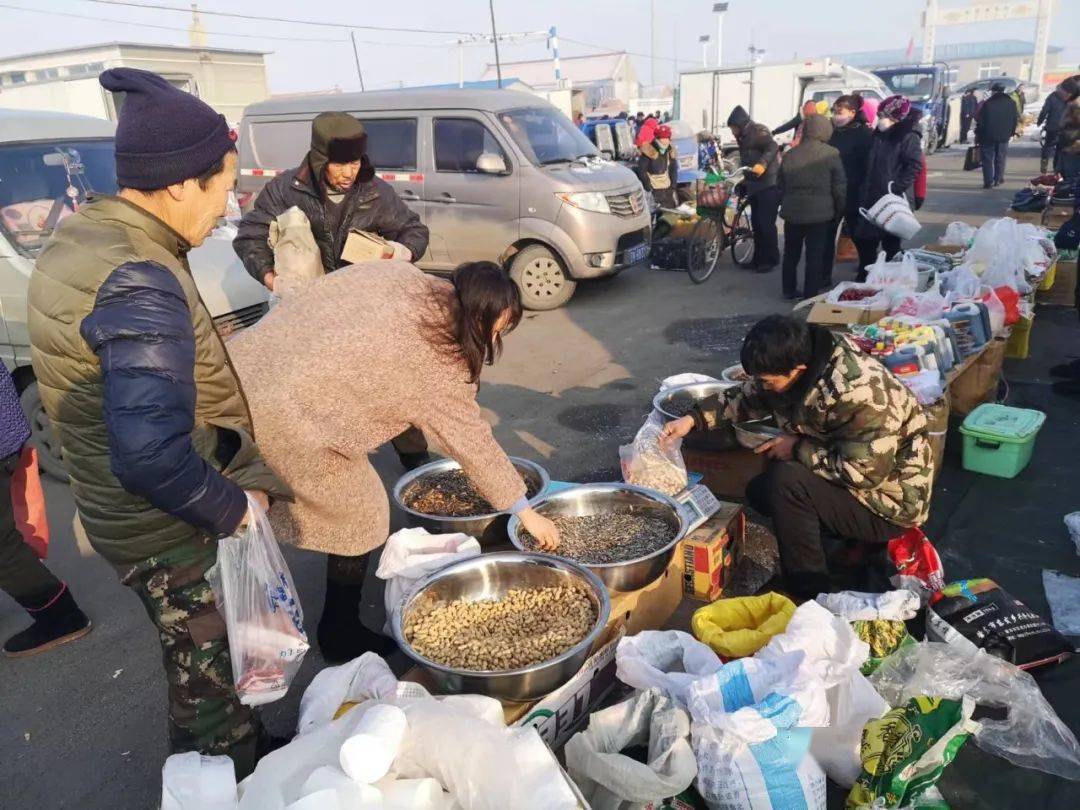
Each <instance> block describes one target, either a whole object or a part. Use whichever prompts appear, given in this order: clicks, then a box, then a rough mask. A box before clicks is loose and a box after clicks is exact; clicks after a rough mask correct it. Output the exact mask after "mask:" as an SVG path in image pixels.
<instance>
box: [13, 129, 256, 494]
mask: <svg viewBox="0 0 1080 810" xmlns="http://www.w3.org/2000/svg"><path fill="white" fill-rule="evenodd" d="M115 130H116V125H115V124H113V123H112V122H110V121H105V120H103V119H100V118H92V117H90V116H85V115H71V114H69V113H58V112H36V111H27V110H5V109H0V315H2V317H0V356H2V357H3V360H4V365H5V366H7V368H8V370H9V371H10V372H11V373H12V376H14V378H15V384H16V386H17V387H18V389H19V394H20V398H21V401H22V406H23V410H24V411H26V415H27V417H28V418H29V420H30V427H31V430H32V433H31V437H30V440H31V442H33V444H34V446H35V447H36V448H37V451H38V458H39V461H40V464H41V468H42V469H43V470H45V471H46V472H48V473H50V474H53V475H55V476H56V477H58V478H63V477H65V474H64V470H63V466H62V464H61V461H60V451H59V446H58V444H57V442H56V440H55V437H54V435H53V432H52V429H51V428H50V426H49V421H48V417H47V416H46V415H45V410H44V408H42V406H41V397H40V396H39V395H38V390H37V382H36V380H35V379H34V370H33V368H32V367H31V366H30V334H29V332H28V331H27V328H26V293H27V288H28V285H29V283H30V273H31V271H32V270H33V269H34V261H35V259H36V258H37V255H38V253H40V252H41V248H42V247H44V245H45V242H46V240H47V239H48V238H49V235H50V234H51V233H52V230H53V228H54V227H55V226H56V224H57V223H58V222H60V221H62V220H63V219H64V217H67V216H70V215H71V214H72V213H73V212H74V211H75V209H76V208H77V207H78V206H80V205H82V204H83V203H84V202H86V198H87V196H88V195H89V194H90V193H91V192H97V193H99V194H115V193H116V161H115V148H114V140H113V135H114V133H115ZM235 235H236V228H235V225H233V224H229V223H222V227H220V228H218V229H217V230H216V231H214V234H213V235H212V236H211V237H210V238H208V239H207V240H206V241H205V242H203V244H202V245H200V246H199V247H198V248H196V249H194V250H192V251H191V252H190V253H189V254H188V264H189V265H190V267H191V274H192V276H193V277H194V278H195V282H196V284H197V285H198V288H199V293H200V295H201V296H202V298H203V301H204V302H205V303H206V307H207V309H208V310H209V311H210V315H211V317H212V318H213V319H214V323H215V325H216V326H217V327H218V330H219V331H221V332H222V333H223V334H224V333H228V332H234V331H236V330H237V329H241V328H243V327H245V326H249V325H250V324H252V323H254V322H255V321H257V320H258V319H259V318H260V317H262V315H263V314H264V313H265V312H266V309H267V293H266V289H265V288H264V287H263V286H262V285H261V284H258V283H256V282H255V281H254V279H252V278H251V276H249V275H248V274H247V273H246V272H245V271H244V267H243V265H242V264H241V263H240V260H239V259H238V258H237V257H236V254H235V252H234V251H233V249H232V239H233V237H234V236H235Z"/></svg>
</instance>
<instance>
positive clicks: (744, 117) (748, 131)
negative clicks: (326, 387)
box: [728, 107, 780, 197]
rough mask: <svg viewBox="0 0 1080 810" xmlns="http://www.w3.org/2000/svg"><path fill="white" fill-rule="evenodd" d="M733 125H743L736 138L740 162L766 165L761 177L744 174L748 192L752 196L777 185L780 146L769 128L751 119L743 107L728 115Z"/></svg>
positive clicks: (747, 164) (751, 164) (748, 164)
mask: <svg viewBox="0 0 1080 810" xmlns="http://www.w3.org/2000/svg"><path fill="white" fill-rule="evenodd" d="M733 125H734V126H739V127H742V131H741V132H740V133H739V137H738V138H737V139H736V140H737V141H738V143H739V160H740V162H741V163H742V164H743V165H744V166H756V165H757V164H759V163H760V164H763V165H764V166H765V173H764V174H763V175H761V177H755V176H754V175H753V174H751V173H749V172H747V173H746V174H745V175H744V179H743V183H744V184H745V185H746V193H747V195H748V196H751V197H752V196H754V195H755V194H757V193H758V192H759V191H763V190H764V189H767V188H772V187H773V186H775V185H776V176H777V174H778V173H779V171H780V148H779V147H778V146H777V145H776V141H774V140H773V136H772V133H771V132H769V128H768V127H767V126H765V125H764V124H758V123H755V122H754V121H751V120H750V116H749V115H748V114H747V112H746V110H744V109H743V108H742V107H736V108H735V109H734V110H732V111H731V115H729V116H728V126H729V127H730V126H733Z"/></svg>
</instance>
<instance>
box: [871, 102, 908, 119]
mask: <svg viewBox="0 0 1080 810" xmlns="http://www.w3.org/2000/svg"><path fill="white" fill-rule="evenodd" d="M909 112H911V102H910V101H908V100H907V97H906V96H889V97H888V98H887V99H885V100H884V101H882V102H881V104H879V105H878V108H877V114H878V118H891V119H892V120H893V121H903V120H904V119H905V118H906V117H907V114H908V113H909Z"/></svg>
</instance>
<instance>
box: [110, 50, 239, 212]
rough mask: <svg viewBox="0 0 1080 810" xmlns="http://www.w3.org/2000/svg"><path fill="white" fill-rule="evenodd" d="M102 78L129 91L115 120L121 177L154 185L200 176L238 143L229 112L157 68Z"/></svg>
mask: <svg viewBox="0 0 1080 810" xmlns="http://www.w3.org/2000/svg"><path fill="white" fill-rule="evenodd" d="M99 81H100V82H101V86H102V87H104V88H105V89H106V90H111V91H112V92H114V93H124V98H123V103H122V104H121V105H120V120H119V122H118V123H117V126H116V180H117V182H118V183H119V185H120V187H121V188H135V189H140V190H142V191H153V190H154V189H159V188H165V186H170V185H172V184H173V183H182V182H184V181H185V180H188V179H190V178H192V177H197V176H198V175H200V174H202V173H203V172H204V171H206V170H207V169H209V168H210V167H211V166H213V165H214V164H215V163H217V161H219V160H220V159H221V158H222V156H223V155H225V153H226V152H228V151H229V150H231V149H234V148H235V147H236V143H235V141H234V136H233V135H232V133H231V132H230V131H229V125H228V124H227V123H226V122H225V116H223V115H221V114H219V113H217V112H215V111H214V110H213V109H212V108H211V107H210V106H209V105H208V104H206V103H205V102H203V101H200V100H199V99H197V98H195V96H193V95H191V94H190V93H185V92H184V91H183V90H180V89H178V88H176V87H173V86H172V85H171V84H169V83H168V82H167V81H166V80H165V79H163V78H161V76H158V75H157V74H156V73H150V72H149V71H146V70H136V69H135V68H112V69H111V70H106V71H105V72H104V73H102V74H101V76H100V78H99Z"/></svg>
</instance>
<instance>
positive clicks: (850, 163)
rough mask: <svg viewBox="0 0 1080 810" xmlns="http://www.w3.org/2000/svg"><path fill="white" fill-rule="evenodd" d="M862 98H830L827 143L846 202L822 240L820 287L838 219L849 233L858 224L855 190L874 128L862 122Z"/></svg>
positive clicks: (827, 281)
mask: <svg viewBox="0 0 1080 810" xmlns="http://www.w3.org/2000/svg"><path fill="white" fill-rule="evenodd" d="M862 108H863V99H862V96H860V95H858V94H853V95H850V96H840V98H838V99H837V100H836V101H834V102H833V119H832V120H833V134H832V138H830V139H829V145H830V146H833V147H835V148H836V150H837V151H838V152H840V162H841V163H843V165H844V176H845V177H846V178H847V195H846V198H845V199H846V200H847V204H846V205H845V206H844V210H843V211H841V212H839V213H838V214H837V216H836V218H835V219H834V220H833V221H832V223H831V226H830V230H829V234H828V238H827V239H826V240H825V263H824V266H823V267H822V280H821V281H822V287H823V288H824V289H828V288H829V287H832V270H833V261H834V259H835V257H836V235H837V233H836V232H837V231H838V230H839V229H840V223H841V221H842V222H843V223H844V233H846V234H847V235H848V236H849V237H850V236H851V235H852V234H853V233H854V232H855V227H856V226H857V225H858V224H859V219H860V216H859V191H860V190H861V189H862V185H863V181H864V180H865V179H866V166H867V164H868V162H869V160H870V149H871V148H872V147H873V145H874V132H873V130H871V129H870V127H869V126H868V125H867V123H866V116H865V115H864V114H863V111H862Z"/></svg>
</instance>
